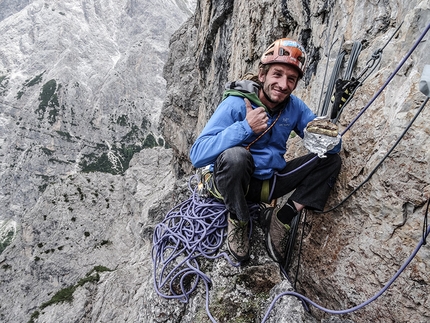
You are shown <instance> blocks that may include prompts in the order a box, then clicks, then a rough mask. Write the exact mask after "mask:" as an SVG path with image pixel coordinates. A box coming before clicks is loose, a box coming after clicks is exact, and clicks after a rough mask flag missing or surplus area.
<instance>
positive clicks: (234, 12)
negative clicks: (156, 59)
mask: <svg viewBox="0 0 430 323" xmlns="http://www.w3.org/2000/svg"><path fill="white" fill-rule="evenodd" d="M429 22H430V6H429V3H428V1H400V2H399V1H398V2H396V4H394V3H391V2H390V3H389V2H381V1H379V2H360V1H348V0H347V1H343V2H342V3H330V2H322V1H302V2H292V1H282V2H281V1H263V2H262V1H234V2H233V1H211V2H210V6H209V5H208V6H205V5H203V4H202V3H200V4H199V6H198V9H197V11H196V14H195V17H194V18H193V19H190V20H189V21H188V23H187V24H186V25H184V26H183V27H182V28H181V29H180V30H179V31H178V32H176V33H175V35H174V36H173V37H172V44H171V54H170V57H169V60H168V62H167V64H166V67H165V70H164V71H165V74H164V75H165V78H166V80H167V85H168V95H167V98H166V101H165V104H164V109H163V114H162V127H163V128H164V135H165V138H166V140H167V141H168V142H169V143H170V144H171V146H172V147H173V148H174V150H175V153H176V160H177V162H178V164H180V165H181V167H182V169H183V170H184V171H185V172H190V171H192V166H191V165H190V163H189V160H188V151H189V148H190V146H191V144H192V143H193V141H194V140H195V138H196V136H197V135H198V134H199V133H200V131H201V130H202V128H203V126H204V125H205V123H206V121H207V120H208V118H209V117H210V115H211V114H212V112H213V111H214V109H215V108H216V106H217V104H218V103H219V102H220V99H221V94H222V90H223V86H224V84H225V83H226V82H227V81H234V80H237V79H240V77H241V76H242V75H244V74H245V73H246V72H250V71H251V72H252V71H254V72H255V71H256V68H257V66H258V60H259V54H260V53H262V51H263V50H264V49H265V48H266V46H268V45H269V44H270V43H271V42H272V41H273V40H275V39H277V38H280V37H292V38H296V39H298V40H299V41H301V42H302V43H303V45H304V46H305V48H306V50H307V52H308V57H309V67H308V69H307V71H306V73H305V77H304V79H303V81H302V82H301V84H300V86H299V87H298V88H297V89H296V93H295V94H296V95H298V96H299V97H301V98H302V99H303V100H304V101H305V102H306V103H307V104H308V105H309V106H310V107H311V108H312V109H313V110H314V111H315V113H317V112H319V111H321V107H322V104H323V101H324V99H325V96H326V92H327V88H328V85H329V80H330V78H331V74H332V71H333V67H334V65H335V62H336V58H337V57H338V54H339V53H341V51H342V50H346V55H345V56H344V59H343V61H342V64H341V66H340V72H339V78H342V77H343V76H344V75H345V73H346V70H347V62H348V60H349V58H350V57H351V49H352V47H353V46H352V45H353V43H354V42H359V43H360V44H362V49H361V52H360V54H359V57H358V61H357V63H356V64H355V65H354V69H353V73H352V75H353V76H354V77H358V76H359V75H360V74H361V73H364V72H366V70H369V71H370V69H368V68H369V67H370V66H371V64H372V60H371V59H372V55H373V54H375V53H380V52H382V53H381V59H380V62H379V64H378V65H376V68H375V70H374V71H373V72H372V73H371V74H370V76H369V77H368V78H367V79H366V80H365V81H364V83H363V84H362V85H361V86H360V87H359V88H358V89H357V91H356V93H355V95H354V97H353V99H352V100H351V101H350V102H349V104H348V105H347V106H346V107H345V109H344V110H343V112H342V114H341V116H340V119H339V122H338V124H339V127H340V131H341V132H343V131H345V130H347V131H346V132H345V134H344V136H343V151H342V152H341V156H342V159H343V168H342V172H341V174H340V177H339V179H338V182H337V184H336V187H335V189H334V191H333V194H332V196H331V198H330V202H329V205H327V209H329V208H331V207H334V206H336V205H337V204H338V203H340V202H341V201H342V200H343V199H344V198H345V197H347V196H348V194H349V193H350V192H352V191H353V190H354V188H357V187H359V186H360V185H361V183H363V181H365V180H367V177H368V176H370V175H372V174H373V170H374V168H375V167H376V166H377V165H378V163H379V162H380V161H381V160H382V159H383V158H384V156H385V154H386V153H387V152H389V151H390V150H391V149H392V147H393V145H394V144H395V142H396V140H397V139H398V138H400V137H401V135H402V133H403V131H404V130H405V128H406V127H407V126H408V124H409V122H410V121H411V120H412V119H413V117H414V115H415V114H416V113H417V112H418V110H419V107H420V106H421V105H422V104H423V102H424V100H425V99H426V97H425V96H424V95H423V94H422V93H421V92H420V91H419V89H418V83H419V80H420V76H421V73H422V71H423V68H424V66H425V65H426V64H429V61H428V52H429V50H430V47H429V37H430V36H429V35H430V33H427V34H425V35H424V37H422V40H421V41H420V42H419V44H418V46H417V47H416V49H415V50H414V51H413V53H412V54H411V55H410V57H408V58H407V59H406V60H405V61H404V64H403V65H402V67H401V68H400V69H399V70H398V71H397V72H396V73H395V74H394V75H392V73H393V72H394V71H395V70H396V68H397V67H398V66H400V63H402V61H403V60H404V58H405V57H406V55H407V54H408V52H409V51H410V50H411V49H412V48H413V46H414V44H415V42H416V41H417V40H418V39H419V38H420V36H422V35H423V33H424V32H425V30H426V28H427V29H428V24H429ZM398 27H400V29H399V31H398V32H397V33H396V34H395V36H394V37H393V38H392V39H391V41H389V39H390V37H391V36H393V34H394V33H395V31H396V30H397V28H398ZM387 42H388V43H387ZM326 71H327V72H326ZM392 76H393V77H392ZM391 77H392V80H391ZM389 80H391V81H390V82H388V81H389ZM387 82H388V83H387ZM386 83H387V84H386ZM383 87H384V88H383ZM379 91H380V94H379V95H377V94H378V92H379ZM330 93H331V92H330ZM330 93H329V94H330ZM330 97H331V95H330V96H329V99H330ZM369 103H371V104H369ZM364 107H366V109H365V110H363V108H364ZM360 112H362V116H361V117H360V118H359V119H357V120H355V118H356V116H358V115H359V113H360ZM428 114H429V112H428V106H427V107H426V108H425V109H424V110H423V112H421V114H420V115H419V116H418V117H417V119H416V121H415V122H414V123H413V125H412V126H411V128H410V129H409V131H408V132H407V133H406V134H405V135H404V136H403V138H402V140H401V141H400V143H399V144H398V145H397V146H396V148H395V149H394V151H392V153H391V154H390V155H389V157H388V158H387V159H386V160H385V161H384V162H383V164H382V165H381V166H380V167H379V168H378V169H377V171H376V173H375V174H374V175H373V176H371V178H370V180H368V181H367V183H366V184H365V185H362V187H361V188H360V189H359V190H358V191H357V192H356V193H354V194H353V195H352V196H351V197H350V198H348V199H347V201H345V202H344V203H342V205H341V206H339V207H337V208H336V209H335V210H333V211H330V212H328V213H324V214H316V213H311V212H308V213H307V216H306V219H305V220H304V223H303V225H304V226H303V229H301V231H303V245H302V251H301V262H300V265H299V269H298V273H299V275H298V277H297V279H298V283H297V288H298V291H300V292H301V293H303V294H304V295H306V296H307V297H309V298H311V299H313V300H315V301H316V302H317V303H320V304H321V305H323V306H324V307H327V308H329V309H338V310H343V309H349V308H352V307H354V306H357V305H359V304H361V303H363V302H365V301H366V300H368V299H369V298H371V297H372V296H374V295H375V294H377V293H378V292H379V291H380V290H381V289H382V287H383V286H384V285H385V284H386V283H388V281H389V280H390V279H391V278H392V277H393V276H394V274H395V273H396V271H397V270H398V269H399V268H400V267H401V265H402V264H403V263H404V262H405V261H406V260H407V258H408V257H409V255H410V254H411V253H412V252H413V250H414V248H415V247H416V246H417V245H418V244H419V242H420V239H421V237H422V231H423V229H422V227H423V217H424V213H425V206H426V203H427V201H428V199H429V197H430V191H429V188H430V185H429V184H430V177H429V176H430V175H429V174H430V173H429V171H428V170H429V161H430V153H429V152H430V144H429V142H430V141H429V140H428V136H429V132H430V131H429V126H428V122H427V121H426V120H427V119H428ZM352 122H353V123H352ZM351 123H352V124H351ZM350 125H351V126H350ZM170 129H175V130H177V131H174V132H170ZM179 131H181V132H180V133H179ZM304 153H306V150H304V149H303V147H302V145H301V143H300V140H296V139H295V140H291V142H289V151H288V153H287V158H291V157H294V156H296V155H300V154H304ZM296 259H297V258H296ZM429 261H430V254H429V250H428V248H427V247H426V246H424V247H422V248H421V250H420V251H419V253H418V254H417V256H416V257H415V258H414V259H413V260H412V262H411V264H410V265H409V266H408V267H407V268H406V269H405V270H404V271H403V273H402V274H401V275H400V277H399V278H398V279H397V280H396V282H395V283H394V284H393V285H392V286H391V287H390V288H389V289H388V291H387V292H386V293H385V294H383V296H381V297H379V298H378V299H377V300H376V301H375V302H373V303H371V304H370V305H368V306H366V307H364V308H363V309H360V310H359V311H355V312H353V313H351V314H348V315H347V316H343V317H346V318H348V319H351V320H356V321H357V322H363V321H375V322H425V321H428V320H429V316H430V314H429V297H428V294H429V287H428V286H429V282H430V277H429V274H428V272H429V271H428V264H429ZM296 267H297V264H294V265H293V267H292V268H291V270H290V275H292V276H294V275H295V272H296ZM312 313H313V314H314V315H315V316H316V317H318V318H320V319H324V318H327V317H328V314H326V313H325V312H323V311H320V310H313V311H312Z"/></svg>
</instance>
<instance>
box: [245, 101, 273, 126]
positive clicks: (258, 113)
mask: <svg viewBox="0 0 430 323" xmlns="http://www.w3.org/2000/svg"><path fill="white" fill-rule="evenodd" d="M244 100H245V105H246V121H248V124H249V126H250V127H251V129H252V131H254V133H261V132H263V131H264V130H266V129H267V121H268V120H269V118H268V117H267V113H266V110H265V109H264V108H263V107H258V108H255V109H253V108H252V105H251V102H249V100H248V99H247V98H245V99H244Z"/></svg>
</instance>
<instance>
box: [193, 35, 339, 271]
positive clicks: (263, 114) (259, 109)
mask: <svg viewBox="0 0 430 323" xmlns="http://www.w3.org/2000/svg"><path fill="white" fill-rule="evenodd" d="M305 63H306V54H305V51H304V49H303V47H302V46H301V45H300V44H299V43H298V42H296V41H294V40H291V39H287V38H283V39H278V40H277V41H275V42H274V43H273V44H271V45H270V46H269V47H268V48H267V49H266V51H265V52H264V53H263V55H262V57H261V60H260V65H259V71H258V75H257V76H255V77H254V78H253V80H255V82H254V81H250V80H245V81H239V82H233V83H232V84H230V86H229V90H227V91H226V92H225V93H224V100H223V101H222V102H221V103H220V105H219V106H218V108H217V109H216V110H215V112H214V114H213V116H212V117H211V118H210V120H209V121H208V123H207V125H206V126H205V128H204V129H203V131H202V133H201V134H200V136H199V137H198V138H197V140H196V142H195V143H194V144H193V146H192V148H191V151H190V159H191V162H192V163H193V165H194V166H195V167H197V168H200V167H204V166H207V165H210V169H211V171H213V181H214V184H215V187H216V189H217V191H218V192H219V194H220V195H221V197H222V199H223V200H224V203H225V205H226V208H227V210H228V219H227V220H228V227H227V246H228V249H229V251H230V253H231V254H232V255H233V256H234V257H235V258H236V260H237V261H239V262H242V261H245V260H247V259H248V258H249V221H250V215H249V209H248V202H247V201H252V202H266V203H267V202H269V201H270V199H277V198H279V197H281V196H284V195H286V194H287V193H289V192H291V191H293V190H295V191H294V193H293V194H292V195H291V197H290V198H289V199H288V201H287V202H286V204H285V205H283V206H282V207H277V208H273V207H268V208H266V209H264V210H263V212H262V214H263V217H264V218H265V219H266V220H267V223H268V224H267V228H266V229H265V231H266V246H267V249H268V252H269V255H270V256H271V257H272V258H273V259H274V260H275V261H278V262H280V263H283V261H284V257H285V253H286V241H287V238H288V236H289V230H290V223H291V221H292V219H293V218H294V217H295V216H296V215H297V214H298V213H299V212H300V211H301V210H302V209H303V208H304V207H306V208H309V209H314V210H320V211H322V210H323V209H324V205H325V203H326V201H327V199H328V195H329V193H330V189H331V188H332V187H333V185H334V182H335V180H336V178H337V176H338V173H339V170H340V167H341V160H340V157H339V155H338V154H337V153H338V152H339V150H340V143H339V144H338V145H337V146H336V147H335V148H333V149H332V150H331V151H329V152H327V154H326V158H318V157H315V156H316V155H315V154H308V155H306V156H303V157H299V158H296V159H294V160H291V161H288V162H286V161H285V159H284V154H285V152H286V141H287V140H288V138H289V136H290V133H291V131H294V132H295V133H296V134H298V135H299V136H300V137H302V138H303V137H304V133H305V128H306V126H307V125H308V123H309V122H310V121H312V120H314V119H315V118H316V116H315V114H314V113H313V112H312V111H311V110H310V109H309V108H308V107H307V106H306V104H305V103H304V102H303V101H301V100H300V99H299V98H297V97H296V96H294V95H292V94H291V93H292V92H293V91H294V89H295V88H296V86H297V83H298V82H299V80H300V79H301V78H302V77H303V71H304V69H305ZM251 102H252V103H251ZM336 134H337V131H336ZM269 192H270V193H269Z"/></svg>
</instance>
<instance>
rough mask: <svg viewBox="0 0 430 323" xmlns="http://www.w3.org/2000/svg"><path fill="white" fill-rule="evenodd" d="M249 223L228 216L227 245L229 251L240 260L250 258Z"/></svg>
mask: <svg viewBox="0 0 430 323" xmlns="http://www.w3.org/2000/svg"><path fill="white" fill-rule="evenodd" d="M248 232H249V223H248V222H247V221H239V220H234V219H232V218H231V217H230V213H229V214H228V217H227V247H228V251H230V253H231V254H232V256H233V257H234V258H235V259H236V260H237V261H238V262H242V261H245V260H248V259H249V235H248V234H249V233H248Z"/></svg>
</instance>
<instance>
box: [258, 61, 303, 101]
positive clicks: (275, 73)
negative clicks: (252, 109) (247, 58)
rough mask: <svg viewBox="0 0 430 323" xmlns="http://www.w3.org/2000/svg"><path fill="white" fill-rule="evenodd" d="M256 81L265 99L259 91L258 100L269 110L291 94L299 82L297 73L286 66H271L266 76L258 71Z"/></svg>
mask: <svg viewBox="0 0 430 323" xmlns="http://www.w3.org/2000/svg"><path fill="white" fill-rule="evenodd" d="M258 79H259V80H260V82H261V83H262V84H263V90H264V92H265V93H266V95H267V97H268V98H269V99H270V100H268V99H267V97H266V96H265V95H264V93H262V91H260V93H259V98H260V100H261V102H262V103H264V105H265V106H266V107H268V108H269V109H271V108H274V107H276V106H277V105H278V104H279V103H281V102H283V101H284V100H285V99H287V98H288V96H289V95H290V94H291V92H293V90H294V89H295V88H296V86H297V82H298V80H299V72H298V71H297V70H296V69H295V68H294V67H291V66H289V65H287V64H271V65H270V68H269V71H268V72H267V74H264V71H263V70H262V69H260V72H259V74H258Z"/></svg>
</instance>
